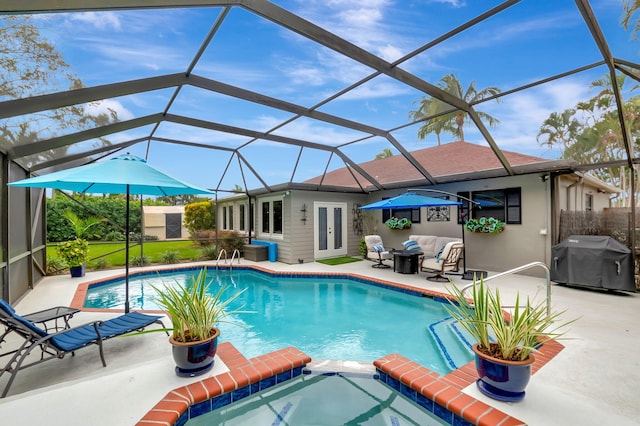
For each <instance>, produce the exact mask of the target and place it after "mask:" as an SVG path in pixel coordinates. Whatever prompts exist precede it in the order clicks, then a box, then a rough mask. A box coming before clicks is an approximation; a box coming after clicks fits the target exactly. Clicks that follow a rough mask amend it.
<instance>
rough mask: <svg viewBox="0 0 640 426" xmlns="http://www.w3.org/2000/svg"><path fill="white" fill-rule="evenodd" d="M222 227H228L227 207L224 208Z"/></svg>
mask: <svg viewBox="0 0 640 426" xmlns="http://www.w3.org/2000/svg"><path fill="white" fill-rule="evenodd" d="M222 229H227V207H226V206H225V207H223V208H222Z"/></svg>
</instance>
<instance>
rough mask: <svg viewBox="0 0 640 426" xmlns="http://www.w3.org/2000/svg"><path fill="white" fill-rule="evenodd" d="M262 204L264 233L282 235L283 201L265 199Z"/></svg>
mask: <svg viewBox="0 0 640 426" xmlns="http://www.w3.org/2000/svg"><path fill="white" fill-rule="evenodd" d="M260 204H261V212H262V217H261V218H262V227H261V228H260V229H261V230H262V233H263V234H276V235H282V199H271V200H268V199H265V200H262V201H261V202H260Z"/></svg>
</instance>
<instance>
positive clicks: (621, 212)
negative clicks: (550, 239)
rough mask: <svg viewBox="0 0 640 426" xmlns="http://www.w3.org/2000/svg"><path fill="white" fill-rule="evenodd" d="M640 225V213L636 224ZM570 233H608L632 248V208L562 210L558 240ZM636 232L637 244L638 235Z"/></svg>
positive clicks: (562, 239) (563, 238) (607, 234)
mask: <svg viewBox="0 0 640 426" xmlns="http://www.w3.org/2000/svg"><path fill="white" fill-rule="evenodd" d="M639 225H640V215H638V214H636V226H639ZM570 235H606V236H609V237H612V238H614V239H616V240H618V241H619V242H621V243H622V244H624V245H625V246H627V247H629V249H631V210H630V209H626V208H611V209H605V210H603V211H600V212H590V211H585V212H567V211H562V212H560V232H559V234H558V241H556V242H557V243H558V242H560V241H564V240H565V239H566V238H567V237H569V236H570ZM639 236H640V235H639V234H638V233H636V245H637V243H638V237H639Z"/></svg>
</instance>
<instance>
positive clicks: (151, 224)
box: [142, 206, 189, 241]
mask: <svg viewBox="0 0 640 426" xmlns="http://www.w3.org/2000/svg"><path fill="white" fill-rule="evenodd" d="M170 213H174V214H176V213H179V214H180V215H182V216H181V217H182V218H183V221H182V230H181V233H182V239H186V238H188V237H189V231H188V230H187V228H185V227H184V206H142V226H143V229H144V235H151V236H155V237H158V240H161V241H163V240H166V239H167V228H166V215H167V214H170Z"/></svg>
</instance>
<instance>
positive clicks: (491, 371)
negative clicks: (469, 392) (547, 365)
mask: <svg viewBox="0 0 640 426" xmlns="http://www.w3.org/2000/svg"><path fill="white" fill-rule="evenodd" d="M477 346H478V345H477V344H476V345H473V348H472V349H473V351H474V352H475V354H476V370H478V376H479V377H480V378H479V379H478V380H477V381H476V384H477V386H478V389H480V392H482V393H483V394H485V395H487V396H489V397H491V398H494V399H497V400H500V401H508V402H515V401H520V400H522V399H523V398H524V395H525V392H524V390H525V388H526V387H527V384H528V383H529V379H530V378H531V364H533V362H534V360H535V358H534V357H533V355H529V358H527V359H526V360H525V361H503V360H501V359H497V358H493V357H490V356H488V355H485V354H483V353H482V352H480V351H478V348H477Z"/></svg>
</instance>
